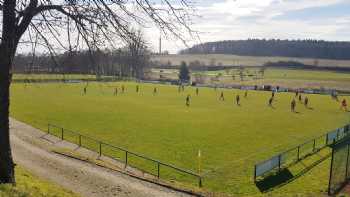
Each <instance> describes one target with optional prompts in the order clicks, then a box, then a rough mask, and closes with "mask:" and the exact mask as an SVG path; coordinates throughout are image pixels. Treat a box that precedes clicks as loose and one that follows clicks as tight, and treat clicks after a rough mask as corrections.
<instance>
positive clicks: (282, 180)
mask: <svg viewBox="0 0 350 197" xmlns="http://www.w3.org/2000/svg"><path fill="white" fill-rule="evenodd" d="M317 155H318V156H319V159H317V160H316V161H315V162H313V163H311V164H309V165H306V164H304V163H303V162H302V161H300V162H298V163H299V164H301V165H302V166H303V168H302V169H301V170H300V171H298V172H297V173H295V174H292V173H291V172H290V171H289V169H288V167H286V168H284V169H282V170H281V171H279V172H277V173H275V174H272V175H270V176H267V177H264V178H263V179H262V180H258V181H256V182H255V185H256V187H257V188H258V189H259V190H260V192H262V193H265V192H269V191H272V190H274V189H277V188H280V187H282V186H284V185H286V184H288V183H290V182H292V181H294V180H296V179H297V178H299V177H301V176H303V175H305V174H306V173H307V172H309V171H310V170H311V169H313V168H314V167H315V166H317V165H318V164H320V163H322V162H323V161H325V160H326V159H328V158H329V157H330V156H331V154H327V155H326V156H321V155H319V154H317ZM293 165H295V164H293ZM289 167H291V166H289Z"/></svg>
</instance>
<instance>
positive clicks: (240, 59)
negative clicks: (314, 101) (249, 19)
mask: <svg viewBox="0 0 350 197" xmlns="http://www.w3.org/2000/svg"><path fill="white" fill-rule="evenodd" d="M152 60H153V61H159V62H161V63H163V64H167V63H168V61H170V62H171V64H172V65H180V63H181V61H185V62H186V63H187V64H188V63H190V62H193V61H196V60H198V61H200V62H202V63H205V64H206V65H209V64H210V63H211V62H212V61H213V60H214V61H215V63H216V64H218V63H221V64H222V65H225V66H226V65H227V66H232V65H233V66H239V65H243V66H262V65H263V64H264V63H267V62H278V61H297V62H301V63H304V64H307V65H314V62H315V59H313V58H297V57H256V56H238V55H225V54H200V55H195V54H193V55H192V54H191V55H161V56H159V55H158V56H153V57H152ZM317 61H318V66H321V67H322V66H336V67H349V66H350V61H349V60H328V59H317Z"/></svg>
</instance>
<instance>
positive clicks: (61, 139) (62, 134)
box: [61, 128, 64, 140]
mask: <svg viewBox="0 0 350 197" xmlns="http://www.w3.org/2000/svg"><path fill="white" fill-rule="evenodd" d="M63 132H64V131H63V128H61V140H63Z"/></svg>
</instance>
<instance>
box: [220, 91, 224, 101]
mask: <svg viewBox="0 0 350 197" xmlns="http://www.w3.org/2000/svg"><path fill="white" fill-rule="evenodd" d="M219 100H220V101H225V97H224V92H222V91H221V94H220V98H219Z"/></svg>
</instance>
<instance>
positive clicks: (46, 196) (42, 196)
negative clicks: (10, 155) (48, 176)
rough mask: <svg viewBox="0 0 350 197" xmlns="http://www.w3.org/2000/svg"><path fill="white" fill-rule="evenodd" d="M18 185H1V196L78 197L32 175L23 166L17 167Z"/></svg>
mask: <svg viewBox="0 0 350 197" xmlns="http://www.w3.org/2000/svg"><path fill="white" fill-rule="evenodd" d="M16 181H17V184H16V186H15V187H14V186H11V185H0V197H78V195H76V194H73V193H72V192H70V191H67V190H65V189H63V188H61V187H59V186H56V185H54V184H52V183H49V182H46V181H44V180H41V179H39V178H37V177H35V176H33V175H31V174H30V173H29V172H27V171H26V170H24V169H22V168H21V167H17V168H16Z"/></svg>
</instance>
